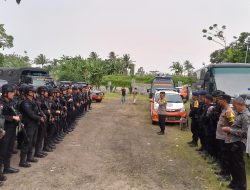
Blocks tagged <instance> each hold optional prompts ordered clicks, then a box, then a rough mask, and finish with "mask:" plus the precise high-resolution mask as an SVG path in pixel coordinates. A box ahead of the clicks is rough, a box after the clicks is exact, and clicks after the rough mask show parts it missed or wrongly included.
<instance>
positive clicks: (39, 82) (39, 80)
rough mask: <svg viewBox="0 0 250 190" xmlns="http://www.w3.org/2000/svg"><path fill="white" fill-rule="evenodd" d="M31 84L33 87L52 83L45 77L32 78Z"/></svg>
mask: <svg viewBox="0 0 250 190" xmlns="http://www.w3.org/2000/svg"><path fill="white" fill-rule="evenodd" d="M32 82H33V85H34V86H37V87H38V86H45V85H47V84H48V83H50V82H52V79H51V78H47V77H32Z"/></svg>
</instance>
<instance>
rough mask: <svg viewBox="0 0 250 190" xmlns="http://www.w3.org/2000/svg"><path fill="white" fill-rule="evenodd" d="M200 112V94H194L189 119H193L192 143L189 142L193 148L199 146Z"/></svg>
mask: <svg viewBox="0 0 250 190" xmlns="http://www.w3.org/2000/svg"><path fill="white" fill-rule="evenodd" d="M198 111H199V93H198V92H193V93H192V102H191V103H190V112H189V117H190V118H191V132H192V134H193V136H192V141H190V142H188V144H189V145H190V146H191V147H196V146H198V139H199V136H198V132H199V131H198V128H199V121H198Z"/></svg>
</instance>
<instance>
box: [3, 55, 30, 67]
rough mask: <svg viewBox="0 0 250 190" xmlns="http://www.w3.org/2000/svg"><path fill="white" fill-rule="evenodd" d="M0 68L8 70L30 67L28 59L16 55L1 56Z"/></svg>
mask: <svg viewBox="0 0 250 190" xmlns="http://www.w3.org/2000/svg"><path fill="white" fill-rule="evenodd" d="M0 66H1V67H8V68H21V67H30V66H31V65H30V63H29V57H28V56H27V55H26V56H21V55H17V54H8V55H4V56H3V61H2V64H1V65H0Z"/></svg>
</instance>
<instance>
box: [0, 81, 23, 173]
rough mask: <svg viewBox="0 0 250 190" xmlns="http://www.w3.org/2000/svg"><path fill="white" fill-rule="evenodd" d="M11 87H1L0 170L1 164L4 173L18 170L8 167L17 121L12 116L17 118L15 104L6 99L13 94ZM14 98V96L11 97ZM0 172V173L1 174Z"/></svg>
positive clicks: (7, 85) (11, 100)
mask: <svg viewBox="0 0 250 190" xmlns="http://www.w3.org/2000/svg"><path fill="white" fill-rule="evenodd" d="M14 91H15V90H14V88H13V86H11V85H9V84H6V85H3V87H2V93H3V96H2V98H1V104H2V115H3V116H4V119H5V123H4V130H5V136H4V137H3V139H1V141H0V170H1V171H2V169H1V167H2V164H3V165H4V170H3V171H4V173H17V172H19V170H18V169H15V168H12V167H10V160H11V155H12V151H13V147H14V143H15V139H16V127H17V125H18V123H17V121H16V120H14V118H13V116H18V112H17V110H16V108H15V102H14V100H13V99H9V98H8V93H9V92H12V93H14ZM13 98H14V96H13ZM1 171H0V172H1Z"/></svg>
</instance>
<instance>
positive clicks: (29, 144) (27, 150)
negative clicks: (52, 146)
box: [20, 126, 38, 161]
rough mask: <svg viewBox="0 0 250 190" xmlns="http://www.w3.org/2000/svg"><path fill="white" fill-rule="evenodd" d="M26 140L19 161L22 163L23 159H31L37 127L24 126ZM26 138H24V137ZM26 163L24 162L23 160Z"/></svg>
mask: <svg viewBox="0 0 250 190" xmlns="http://www.w3.org/2000/svg"><path fill="white" fill-rule="evenodd" d="M25 130H26V133H27V137H28V139H25V140H24V143H23V144H22V148H21V154H20V155H21V160H22V161H24V159H25V157H26V156H27V157H28V158H31V157H32V156H33V155H32V149H33V145H34V144H35V142H36V138H37V130H38V126H25ZM24 138H26V137H24ZM25 161H26V160H25Z"/></svg>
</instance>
